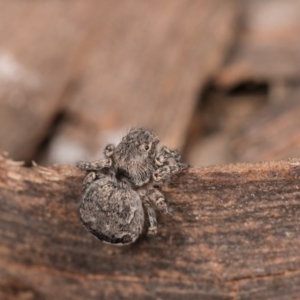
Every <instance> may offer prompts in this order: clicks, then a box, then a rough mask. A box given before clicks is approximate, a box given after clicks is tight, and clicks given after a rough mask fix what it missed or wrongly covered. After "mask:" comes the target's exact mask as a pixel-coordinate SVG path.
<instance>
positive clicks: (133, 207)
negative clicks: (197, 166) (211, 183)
mask: <svg viewBox="0 0 300 300" xmlns="http://www.w3.org/2000/svg"><path fill="white" fill-rule="evenodd" d="M158 143H159V139H158V137H157V136H156V135H155V134H154V133H153V132H151V131H148V130H146V129H143V128H135V129H132V130H131V131H130V132H129V133H128V134H127V135H126V136H124V137H123V139H122V141H121V142H120V143H119V144H118V145H117V146H116V147H115V146H114V145H112V144H109V145H107V146H106V147H105V149H104V156H105V158H104V159H102V160H96V161H93V162H84V161H80V162H78V163H77V168H78V169H80V170H84V171H87V172H88V173H87V175H86V176H85V178H84V181H83V199H82V201H81V204H80V207H79V212H80V217H81V220H82V222H83V225H84V226H85V228H86V229H87V230H88V231H89V232H91V233H92V234H94V235H95V236H96V237H97V238H98V239H100V240H101V241H103V242H105V243H109V244H114V245H126V244H130V243H133V242H134V241H135V240H136V239H137V238H138V237H139V236H140V235H141V233H142V231H143V228H144V223H145V216H144V208H145V211H146V213H147V215H148V223H149V227H148V235H150V236H153V235H155V234H156V233H157V220H156V214H155V211H154V209H153V208H152V206H151V204H150V203H151V202H152V203H154V204H155V205H156V207H157V208H158V210H159V211H161V212H163V213H165V214H167V213H168V212H169V210H168V206H167V203H166V200H165V197H164V196H163V194H162V193H161V192H160V191H159V189H158V188H159V187H160V186H161V185H162V184H163V183H164V182H169V181H170V180H171V177H172V176H173V175H175V174H178V173H180V172H181V171H182V170H185V169H187V168H188V167H189V166H188V165H187V164H183V163H180V161H179V160H180V155H179V153H178V152H177V151H176V150H170V149H168V148H167V147H165V146H163V147H161V148H160V149H158ZM143 207H144V208H143Z"/></svg>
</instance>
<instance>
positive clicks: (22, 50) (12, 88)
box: [0, 0, 99, 160]
mask: <svg viewBox="0 0 300 300" xmlns="http://www.w3.org/2000/svg"><path fill="white" fill-rule="evenodd" d="M91 3H92V2H91V1H88V0H87V1H80V0H75V1H72V5H70V4H69V3H67V2H64V1H57V0H54V1H47V2H35V1H22V2H19V1H1V3H0V148H1V149H5V150H6V151H9V153H10V154H11V156H12V157H14V158H15V159H26V160H30V159H32V157H33V155H34V153H35V151H36V149H37V147H38V145H39V143H40V142H41V140H43V139H44V137H45V135H46V134H45V133H46V132H48V129H49V127H50V125H51V123H52V122H53V119H55V117H56V115H57V114H58V113H59V112H60V111H61V109H62V101H61V94H62V93H63V90H64V87H65V85H66V83H67V80H68V78H69V68H70V63H71V61H72V53H73V52H74V51H75V49H77V47H78V45H79V44H80V42H81V41H82V39H83V38H84V36H85V35H86V31H88V29H89V28H90V27H91V26H92V24H93V20H94V19H95V18H97V16H98V15H99V13H98V11H99V7H97V8H98V9H95V10H91ZM54 20H55V21H54Z"/></svg>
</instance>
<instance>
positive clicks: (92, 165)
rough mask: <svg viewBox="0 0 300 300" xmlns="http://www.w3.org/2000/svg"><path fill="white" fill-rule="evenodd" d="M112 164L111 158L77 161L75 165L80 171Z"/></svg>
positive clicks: (107, 166)
mask: <svg viewBox="0 0 300 300" xmlns="http://www.w3.org/2000/svg"><path fill="white" fill-rule="evenodd" d="M111 166H112V160H111V158H106V159H101V160H95V161H92V162H88V161H79V162H77V164H76V167H77V168H78V169H79V170H82V171H99V170H101V169H105V168H110V167H111Z"/></svg>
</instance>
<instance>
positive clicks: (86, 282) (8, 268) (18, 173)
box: [0, 154, 300, 299]
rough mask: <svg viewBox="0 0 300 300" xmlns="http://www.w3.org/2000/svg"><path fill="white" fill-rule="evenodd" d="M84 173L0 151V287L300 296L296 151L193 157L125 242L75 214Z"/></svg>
mask: <svg viewBox="0 0 300 300" xmlns="http://www.w3.org/2000/svg"><path fill="white" fill-rule="evenodd" d="M83 176H84V174H83V173H81V172H79V171H77V170H76V169H75V167H74V166H62V165H57V166H53V167H51V168H45V167H40V166H32V167H30V168H28V167H24V166H22V165H20V164H18V163H17V162H14V161H11V160H9V159H8V158H6V157H5V155H3V154H2V155H0V207H1V209H0V239H1V245H0V299H183V298H184V299H292V298H293V299H294V298H300V254H299V247H300V237H299V229H300V225H299V220H300V183H299V178H300V159H292V160H286V161H277V162H261V163H255V164H252V163H251V164H250V163H248V164H236V165H224V166H210V167H205V168H200V167H195V168H191V169H189V170H188V171H186V172H185V173H184V174H182V175H181V176H180V177H177V178H175V179H174V181H173V182H172V184H171V185H170V186H168V187H167V186H166V187H164V188H163V191H164V193H165V195H166V196H167V198H168V199H170V206H171V208H172V210H173V214H172V215H171V216H164V215H159V216H158V222H159V223H158V235H157V236H156V237H154V238H148V237H146V236H142V237H141V238H140V239H139V240H138V241H137V242H136V243H134V244H132V245H130V246H124V247H115V246H111V245H105V244H103V243H101V242H100V241H98V240H97V239H95V238H94V237H93V236H92V235H91V234H89V233H88V232H87V231H85V229H84V228H83V226H82V225H81V223H80V220H79V217H78V204H79V202H80V198H81V186H82V179H83Z"/></svg>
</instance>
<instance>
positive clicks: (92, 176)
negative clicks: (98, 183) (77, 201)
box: [82, 172, 97, 193]
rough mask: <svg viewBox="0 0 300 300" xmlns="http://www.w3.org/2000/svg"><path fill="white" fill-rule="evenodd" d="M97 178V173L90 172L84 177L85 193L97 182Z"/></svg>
mask: <svg viewBox="0 0 300 300" xmlns="http://www.w3.org/2000/svg"><path fill="white" fill-rule="evenodd" d="M96 177H97V176H96V173H95V172H90V173H88V174H87V175H86V176H85V177H84V179H83V187H82V191H83V193H84V192H85V191H86V190H87V188H88V187H89V186H90V184H91V183H92V182H93V181H95V180H96Z"/></svg>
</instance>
